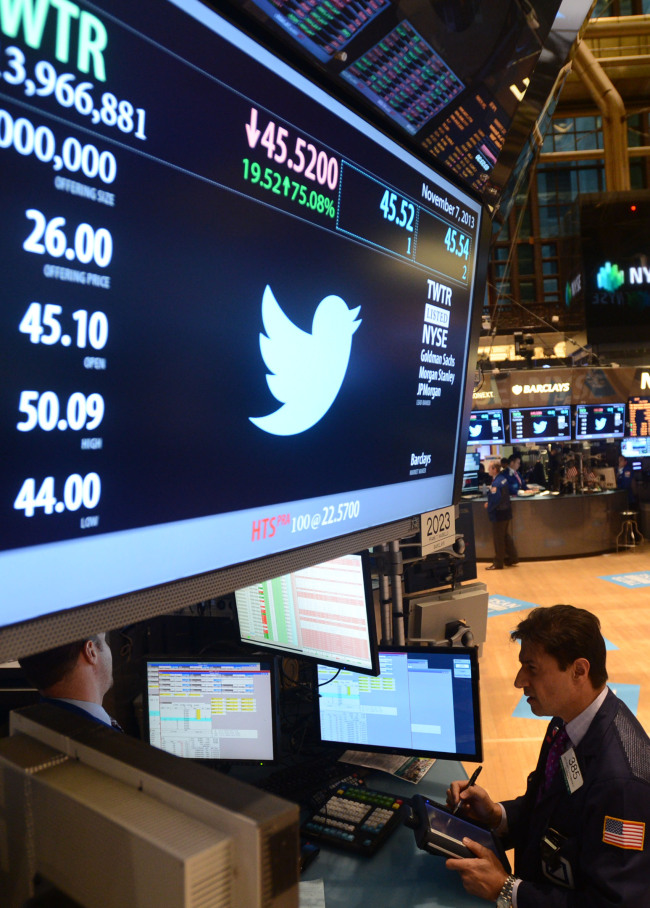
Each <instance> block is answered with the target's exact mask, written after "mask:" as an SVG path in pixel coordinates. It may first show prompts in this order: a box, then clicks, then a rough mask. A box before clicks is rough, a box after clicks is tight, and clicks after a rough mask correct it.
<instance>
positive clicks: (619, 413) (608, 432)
mask: <svg viewBox="0 0 650 908" xmlns="http://www.w3.org/2000/svg"><path fill="white" fill-rule="evenodd" d="M624 433H625V404H578V406H577V407H576V441H587V440H589V439H597V438H623V435H624Z"/></svg>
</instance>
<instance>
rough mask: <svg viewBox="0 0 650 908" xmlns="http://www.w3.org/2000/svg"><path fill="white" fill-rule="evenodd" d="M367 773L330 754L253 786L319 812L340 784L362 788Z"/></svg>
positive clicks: (287, 768) (300, 764)
mask: <svg viewBox="0 0 650 908" xmlns="http://www.w3.org/2000/svg"><path fill="white" fill-rule="evenodd" d="M366 772H367V770H364V769H363V767H361V766H354V765H353V764H351V763H341V762H340V761H339V760H333V759H332V756H331V754H329V755H326V756H319V757H316V758H313V759H311V760H308V761H305V762H303V763H298V764H296V765H294V766H287V767H285V768H283V769H278V770H276V771H275V772H273V773H272V774H271V775H270V776H269V777H268V778H267V779H264V780H263V781H261V782H258V783H256V784H257V786H258V788H263V789H264V791H268V792H270V793H271V794H275V795H278V797H280V798H286V799H287V800H288V801H293V802H294V803H296V804H300V806H301V807H305V808H306V809H307V810H318V808H319V807H321V805H323V804H324V803H325V802H326V801H327V800H328V799H329V798H330V797H331V795H332V791H333V790H334V789H335V788H336V787H337V786H338V785H340V784H341V783H343V782H346V783H348V784H350V785H351V786H352V785H363V776H364V775H365V774H366Z"/></svg>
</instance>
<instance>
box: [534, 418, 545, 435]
mask: <svg viewBox="0 0 650 908" xmlns="http://www.w3.org/2000/svg"><path fill="white" fill-rule="evenodd" d="M547 425H548V423H547V422H546V420H545V419H543V420H542V421H541V422H534V423H533V432H534V433H535V435H541V434H542V432H543V431H544V429H545V428H546V427H547Z"/></svg>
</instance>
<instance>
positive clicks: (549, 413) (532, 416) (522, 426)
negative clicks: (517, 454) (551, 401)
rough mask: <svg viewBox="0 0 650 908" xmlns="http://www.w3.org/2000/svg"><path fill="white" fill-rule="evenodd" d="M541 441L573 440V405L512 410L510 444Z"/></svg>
mask: <svg viewBox="0 0 650 908" xmlns="http://www.w3.org/2000/svg"><path fill="white" fill-rule="evenodd" d="M540 441H541V442H547V441H571V407H518V408H516V409H512V410H510V444H513V445H514V444H517V443H519V442H540Z"/></svg>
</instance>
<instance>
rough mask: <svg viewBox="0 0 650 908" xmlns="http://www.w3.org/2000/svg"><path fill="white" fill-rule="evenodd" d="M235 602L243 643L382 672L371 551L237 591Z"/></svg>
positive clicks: (364, 670)
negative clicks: (371, 576) (370, 558)
mask: <svg viewBox="0 0 650 908" xmlns="http://www.w3.org/2000/svg"><path fill="white" fill-rule="evenodd" d="M235 603H236V608H237V620H238V622H239V633H240V636H241V640H242V643H252V644H253V645H255V646H256V647H262V648H264V649H272V650H277V651H279V652H281V653H284V654H286V655H293V656H300V657H302V658H306V659H312V660H316V661H318V662H323V663H325V664H328V665H337V666H339V667H340V666H347V667H349V668H354V669H355V670H356V671H359V672H367V673H368V674H372V675H376V674H378V672H379V655H378V647H377V631H376V622H375V606H374V599H373V594H372V583H371V578H370V563H369V557H368V554H367V552H364V553H360V554H355V555H344V556H343V557H341V558H334V559H333V560H331V561H325V562H323V563H322V564H316V565H314V566H313V567H309V568H304V569H303V570H300V571H294V572H293V573H291V574H283V575H282V576H281V577H275V578H274V579H273V580H267V581H264V582H263V583H256V584H254V585H253V586H249V587H246V588H245V589H241V590H237V591H236V592H235Z"/></svg>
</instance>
